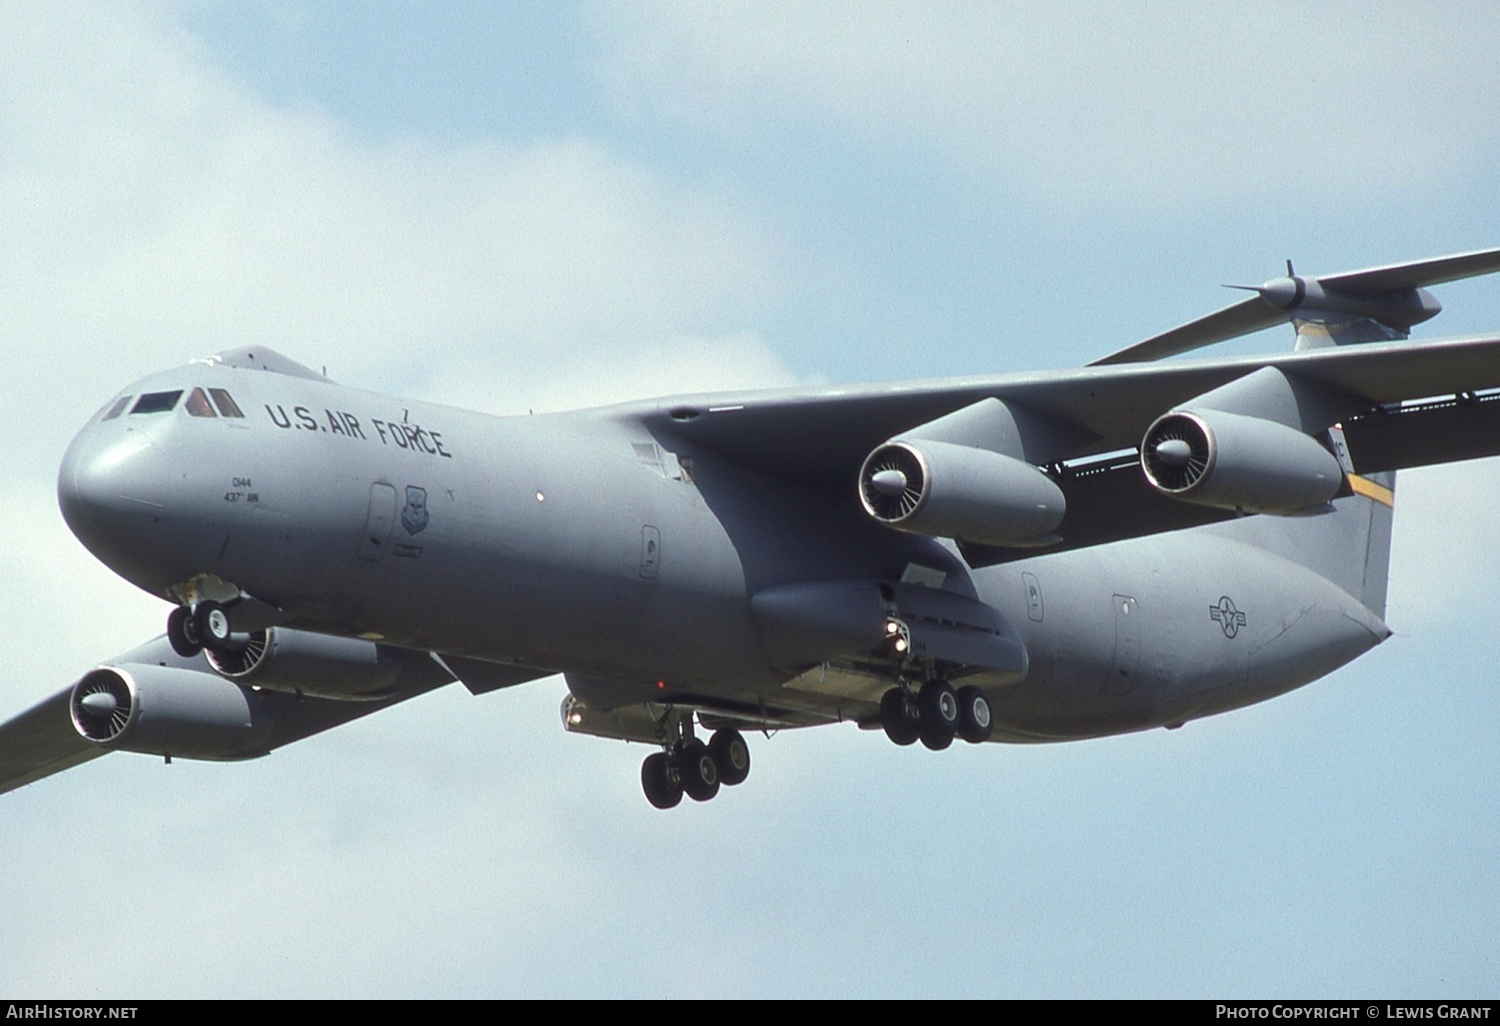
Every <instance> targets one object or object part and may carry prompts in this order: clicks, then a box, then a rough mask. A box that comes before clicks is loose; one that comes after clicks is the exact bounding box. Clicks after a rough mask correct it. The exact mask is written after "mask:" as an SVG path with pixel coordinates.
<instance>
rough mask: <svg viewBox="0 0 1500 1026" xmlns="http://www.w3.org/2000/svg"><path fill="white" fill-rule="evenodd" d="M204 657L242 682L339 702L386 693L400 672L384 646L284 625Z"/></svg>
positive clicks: (396, 658)
mask: <svg viewBox="0 0 1500 1026" xmlns="http://www.w3.org/2000/svg"><path fill="white" fill-rule="evenodd" d="M204 655H206V656H207V657H208V662H209V664H210V665H211V666H213V668H214V669H215V670H217V671H219V673H221V674H223V675H224V676H225V677H228V678H229V679H230V680H233V681H237V682H239V683H242V684H251V685H254V686H255V687H258V688H266V689H268V690H271V691H289V692H294V693H296V694H301V695H314V696H316V697H318V698H333V699H340V700H344V701H350V700H355V701H359V700H364V701H370V700H374V699H379V698H385V697H387V696H389V695H390V694H391V690H392V688H393V687H394V686H395V683H396V678H397V677H398V676H399V675H400V672H401V662H400V658H399V656H398V654H397V653H396V651H395V650H393V649H391V648H388V647H387V646H384V645H378V644H376V643H375V642H373V641H364V640H362V639H360V638H338V637H334V636H332V635H329V634H314V633H312V632H311V631H294V630H288V629H286V628H284V627H268V628H266V629H265V630H263V631H256V632H255V633H253V634H249V635H244V636H237V637H235V638H234V639H233V644H232V645H231V646H230V648H229V649H228V650H227V651H223V652H215V651H213V650H212V649H205V650H204Z"/></svg>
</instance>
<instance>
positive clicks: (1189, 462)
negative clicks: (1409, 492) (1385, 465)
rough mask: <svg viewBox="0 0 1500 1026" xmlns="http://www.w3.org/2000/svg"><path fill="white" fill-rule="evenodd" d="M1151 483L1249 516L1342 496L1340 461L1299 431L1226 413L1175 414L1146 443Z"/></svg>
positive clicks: (1159, 421)
mask: <svg viewBox="0 0 1500 1026" xmlns="http://www.w3.org/2000/svg"><path fill="white" fill-rule="evenodd" d="M1141 466H1142V468H1143V469H1144V470H1145V471H1146V479H1147V480H1148V481H1149V482H1150V483H1151V486H1152V487H1153V488H1155V489H1156V490H1157V491H1159V492H1161V493H1162V494H1163V495H1169V496H1171V497H1172V498H1174V499H1181V500H1182V501H1184V502H1192V503H1197V504H1198V505H1200V506H1214V507H1217V508H1220V509H1238V510H1243V511H1244V512H1246V513H1281V514H1289V513H1300V512H1305V511H1307V510H1309V509H1312V508H1315V507H1318V506H1321V505H1323V504H1325V503H1327V502H1329V501H1330V500H1331V499H1333V498H1334V497H1335V496H1336V495H1338V494H1339V492H1340V490H1342V488H1343V486H1344V471H1343V468H1342V467H1341V466H1340V465H1339V461H1338V460H1337V459H1336V458H1335V457H1334V455H1333V454H1332V453H1331V452H1329V451H1328V450H1327V449H1326V448H1324V447H1323V446H1322V445H1321V444H1319V443H1318V441H1317V440H1316V439H1314V438H1312V437H1311V436H1309V435H1306V434H1303V433H1302V432H1301V431H1298V430H1297V429H1296V428H1291V427H1287V426H1285V425H1283V424H1279V423H1276V422H1275V421H1270V420H1264V419H1262V418H1260V417H1247V416H1243V415H1241V414H1237V413H1224V412H1221V411H1219V410H1202V411H1197V412H1195V411H1191V410H1174V411H1172V412H1171V413H1167V414H1164V415H1163V416H1161V417H1158V418H1157V419H1156V421H1155V422H1154V423H1153V424H1152V425H1151V426H1150V427H1149V428H1147V429H1146V434H1145V437H1144V438H1143V439H1142V440H1141Z"/></svg>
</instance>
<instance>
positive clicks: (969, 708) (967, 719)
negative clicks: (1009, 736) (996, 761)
mask: <svg viewBox="0 0 1500 1026" xmlns="http://www.w3.org/2000/svg"><path fill="white" fill-rule="evenodd" d="M994 733H995V717H994V715H993V714H992V711H991V709H990V700H989V699H988V698H987V697H985V693H984V692H983V691H980V690H979V689H978V688H976V687H975V686H974V685H973V684H969V685H966V686H965V687H961V688H959V689H958V736H959V737H961V738H963V739H964V740H965V741H967V742H969V744H971V745H979V744H983V743H984V742H986V741H988V740H989V739H990V736H991V735H992V734H994Z"/></svg>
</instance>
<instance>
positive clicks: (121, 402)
mask: <svg viewBox="0 0 1500 1026" xmlns="http://www.w3.org/2000/svg"><path fill="white" fill-rule="evenodd" d="M130 400H131V397H130V396H128V395H122V396H120V398H118V399H116V400H115V401H114V402H113V403H112V404H111V405H110V407H109V409H108V410H106V411H105V412H104V416H102V417H100V418H99V419H100V420H114V419H115V418H116V417H118V416H119V415H120V414H122V413H124V412H125V407H127V406H129V405H130Z"/></svg>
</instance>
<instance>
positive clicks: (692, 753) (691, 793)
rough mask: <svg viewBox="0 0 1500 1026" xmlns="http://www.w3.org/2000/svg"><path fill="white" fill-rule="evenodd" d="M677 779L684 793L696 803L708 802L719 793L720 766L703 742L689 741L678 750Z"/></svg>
mask: <svg viewBox="0 0 1500 1026" xmlns="http://www.w3.org/2000/svg"><path fill="white" fill-rule="evenodd" d="M677 777H678V779H679V780H681V781H682V790H683V792H684V793H685V794H687V796H688V797H689V798H691V799H692V800H693V801H695V802H706V801H708V800H709V799H710V798H712V797H713V796H714V795H716V794H718V793H719V764H718V763H716V762H714V757H713V756H712V755H710V754H709V752H708V745H706V744H704V743H703V742H702V741H689V742H688V743H687V744H685V745H683V746H682V747H681V748H680V749H678V752H677Z"/></svg>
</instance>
